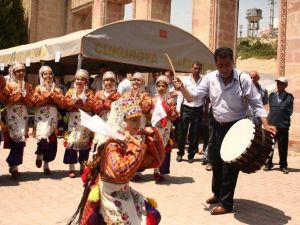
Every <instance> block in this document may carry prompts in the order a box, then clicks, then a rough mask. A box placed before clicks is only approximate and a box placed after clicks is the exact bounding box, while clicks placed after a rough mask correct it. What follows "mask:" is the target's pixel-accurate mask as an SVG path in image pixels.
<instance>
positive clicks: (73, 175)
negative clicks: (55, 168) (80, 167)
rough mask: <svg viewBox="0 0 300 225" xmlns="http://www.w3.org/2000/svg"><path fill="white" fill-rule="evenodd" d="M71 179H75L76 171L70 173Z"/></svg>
mask: <svg viewBox="0 0 300 225" xmlns="http://www.w3.org/2000/svg"><path fill="white" fill-rule="evenodd" d="M69 177H70V178H75V177H76V173H75V171H73V170H72V171H69Z"/></svg>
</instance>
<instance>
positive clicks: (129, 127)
mask: <svg viewBox="0 0 300 225" xmlns="http://www.w3.org/2000/svg"><path fill="white" fill-rule="evenodd" d="M119 101H120V104H121V105H120V111H121V112H122V115H123V116H124V122H125V128H123V127H119V130H120V131H123V134H124V135H125V137H126V139H125V140H124V141H120V140H117V139H113V138H106V141H104V142H103V143H102V144H101V145H100V146H99V148H98V154H97V155H95V157H94V159H93V161H92V162H90V163H89V164H88V166H87V168H85V170H84V173H83V176H82V179H83V181H84V182H85V186H86V189H85V191H84V196H83V198H82V200H86V201H81V203H80V205H79V208H78V210H77V213H75V215H74V216H73V218H72V219H71V221H70V223H69V224H71V223H72V221H74V220H75V218H76V214H78V212H79V215H80V216H79V217H80V218H79V221H80V224H81V225H88V224H89V225H91V224H93V225H104V224H134V225H157V224H158V223H159V221H160V214H159V212H158V211H157V209H156V208H155V207H156V203H155V201H154V200H153V199H146V198H145V197H144V196H143V195H142V194H141V193H139V192H137V191H136V190H134V189H133V188H131V186H130V185H129V181H130V179H131V178H132V177H133V176H134V174H135V172H136V171H137V170H138V169H139V168H144V169H147V168H154V167H159V166H160V165H161V163H162V162H163V159H164V147H163V143H162V139H161V137H160V135H159V133H158V131H157V130H156V129H155V128H149V127H147V128H145V129H141V128H140V127H141V117H142V110H141V108H140V106H139V103H138V102H136V101H135V99H134V98H128V99H124V98H123V99H120V100H119ZM111 115H112V114H110V115H109V116H111Z"/></svg>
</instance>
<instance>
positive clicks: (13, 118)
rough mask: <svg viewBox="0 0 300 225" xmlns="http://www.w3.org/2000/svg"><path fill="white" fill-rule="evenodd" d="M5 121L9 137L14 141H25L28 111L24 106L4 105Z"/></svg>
mask: <svg viewBox="0 0 300 225" xmlns="http://www.w3.org/2000/svg"><path fill="white" fill-rule="evenodd" d="M6 122H7V125H8V131H9V136H10V138H11V139H12V140H13V141H15V142H20V141H25V136H26V134H27V130H28V127H27V126H28V112H27V108H26V106H25V105H8V106H6Z"/></svg>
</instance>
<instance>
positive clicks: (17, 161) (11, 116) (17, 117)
mask: <svg viewBox="0 0 300 225" xmlns="http://www.w3.org/2000/svg"><path fill="white" fill-rule="evenodd" d="M24 77H25V65H24V64H23V63H20V62H16V63H14V64H12V65H11V68H10V79H9V80H7V81H6V86H5V96H6V97H5V99H6V100H5V104H6V124H7V129H8V132H9V138H10V140H9V148H10V153H9V155H8V157H7V159H6V162H7V163H8V165H9V173H10V174H11V176H12V177H13V178H18V177H19V176H20V172H19V171H18V166H19V165H21V164H22V163H23V153H24V147H25V142H26V138H27V137H28V111H27V107H32V106H33V101H32V95H33V90H32V87H31V84H29V83H27V82H25V80H24Z"/></svg>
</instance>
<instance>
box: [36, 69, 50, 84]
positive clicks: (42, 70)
mask: <svg viewBox="0 0 300 225" xmlns="http://www.w3.org/2000/svg"><path fill="white" fill-rule="evenodd" d="M46 71H50V72H51V73H52V77H53V71H52V69H51V67H50V66H42V67H41V68H40V70H39V77H40V84H41V85H45V80H44V78H43V73H44V72H46Z"/></svg>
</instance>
